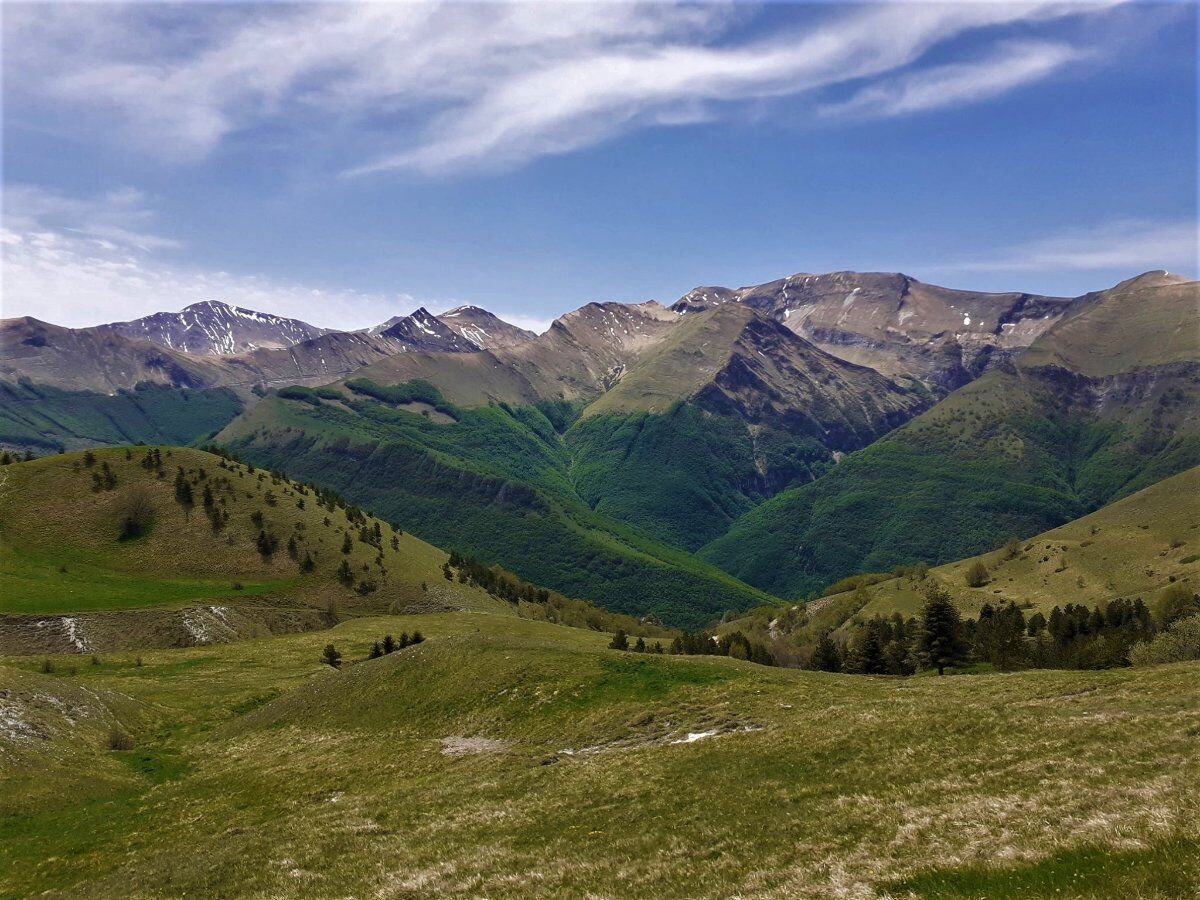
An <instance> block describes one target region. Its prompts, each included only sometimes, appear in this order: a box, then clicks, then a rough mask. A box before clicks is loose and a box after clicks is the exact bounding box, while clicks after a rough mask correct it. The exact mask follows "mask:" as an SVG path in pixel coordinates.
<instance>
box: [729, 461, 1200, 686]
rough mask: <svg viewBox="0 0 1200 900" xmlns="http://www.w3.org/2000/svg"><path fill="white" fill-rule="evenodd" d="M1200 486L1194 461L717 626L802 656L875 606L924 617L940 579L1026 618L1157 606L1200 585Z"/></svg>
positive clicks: (962, 600) (979, 602)
mask: <svg viewBox="0 0 1200 900" xmlns="http://www.w3.org/2000/svg"><path fill="white" fill-rule="evenodd" d="M1198 496H1200V468H1193V469H1189V470H1188V471H1186V472H1182V473H1180V474H1179V475H1175V476H1173V477H1171V478H1167V479H1165V480H1163V481H1161V482H1158V483H1157V484H1154V485H1152V486H1151V487H1149V488H1145V489H1143V490H1141V491H1138V492H1137V493H1135V494H1132V495H1131V496H1129V497H1126V498H1124V499H1122V500H1118V501H1117V502H1115V503H1112V504H1110V505H1108V506H1105V507H1103V508H1102V509H1099V510H1097V511H1096V512H1094V513H1091V514H1090V515H1087V516H1084V517H1082V518H1080V519H1076V520H1075V521H1073V522H1069V523H1067V524H1066V525H1063V526H1060V527H1059V528H1055V529H1052V530H1050V531H1047V532H1044V533H1042V534H1039V535H1036V536H1034V537H1032V538H1029V539H1027V540H1015V539H1014V540H1009V541H1006V542H1005V545H1004V546H1001V547H997V548H995V549H994V550H992V551H990V552H988V553H983V554H980V555H977V556H974V557H971V558H968V559H961V560H957V561H955V562H952V563H947V564H945V565H941V566H937V567H935V568H932V569H928V570H922V569H919V568H914V569H910V568H907V567H906V568H904V569H902V570H900V571H897V572H895V573H873V574H871V573H868V574H864V575H860V576H853V577H851V578H849V579H846V581H845V583H844V584H839V585H833V586H831V589H830V590H829V591H828V592H827V594H826V596H823V597H820V598H819V599H816V600H813V601H810V602H809V603H806V604H803V605H801V604H787V605H784V606H774V607H763V608H761V609H756V610H752V611H751V612H749V613H747V614H745V615H743V616H739V617H736V618H732V619H730V620H729V621H727V622H725V623H724V624H722V625H721V626H720V628H719V631H720V632H721V633H727V632H733V631H741V632H742V633H743V634H745V635H746V636H747V637H749V638H751V639H752V640H756V641H760V642H762V643H763V644H765V645H766V646H768V647H769V648H770V650H771V651H772V652H773V653H774V654H775V656H776V658H777V659H778V660H780V661H781V662H782V663H783V664H786V665H806V664H807V663H808V659H809V657H810V656H811V653H812V650H813V648H814V646H815V644H816V642H817V641H818V640H819V639H820V637H821V636H822V635H823V634H825V633H827V632H830V631H836V632H837V633H838V637H839V639H840V638H842V637H846V636H848V635H850V634H852V633H853V628H852V627H850V626H853V625H855V624H860V623H866V622H869V621H870V620H872V619H873V618H875V617H877V616H882V617H885V618H889V617H892V616H893V615H894V614H896V613H899V614H900V616H901V617H902V618H903V619H906V620H907V619H910V618H920V616H921V611H922V608H923V607H924V605H925V603H926V601H927V599H928V594H929V592H930V590H931V589H932V588H933V587H934V586H935V585H936V586H937V587H938V588H940V589H941V590H942V591H944V592H945V593H946V594H948V595H949V597H950V598H951V599H952V600H953V601H954V603H955V605H956V606H957V607H958V609H959V612H960V613H961V615H962V616H963V618H964V619H978V618H979V614H980V610H981V609H982V608H983V606H984V604H991V605H992V606H993V607H994V608H999V607H1002V606H1004V605H1006V604H1009V603H1012V604H1015V605H1016V606H1017V607H1018V608H1019V609H1021V610H1022V612H1023V615H1024V616H1025V618H1026V619H1029V618H1031V617H1033V616H1034V615H1035V614H1036V613H1041V614H1042V616H1043V617H1046V618H1049V617H1050V614H1051V611H1052V610H1053V609H1054V608H1055V607H1060V608H1063V607H1066V606H1068V605H1076V606H1082V607H1084V608H1085V609H1087V610H1094V609H1096V608H1097V607H1099V608H1101V609H1108V608H1109V606H1110V604H1112V603H1113V602H1114V601H1125V602H1127V603H1135V602H1136V601H1139V600H1140V601H1142V603H1143V604H1145V606H1146V607H1147V608H1148V609H1149V610H1150V611H1151V612H1153V613H1155V614H1156V615H1157V614H1158V613H1159V612H1160V611H1161V608H1160V603H1161V601H1162V600H1163V598H1164V596H1165V595H1166V593H1167V592H1168V591H1178V590H1179V589H1180V588H1186V589H1188V590H1189V591H1190V592H1191V593H1193V594H1194V593H1198V592H1200V591H1198V589H1200V507H1198V506H1197V503H1196V498H1197V497H1198ZM977 565H982V566H983V567H984V576H983V578H982V579H980V580H981V581H982V583H976V584H971V583H969V582H968V573H971V572H972V570H973V569H976V567H977Z"/></svg>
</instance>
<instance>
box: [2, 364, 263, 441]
mask: <svg viewBox="0 0 1200 900" xmlns="http://www.w3.org/2000/svg"><path fill="white" fill-rule="evenodd" d="M243 407H244V404H243V403H242V401H241V400H240V399H239V398H238V397H237V395H235V394H234V393H233V392H232V391H230V390H228V389H226V388H215V389H208V390H189V389H186V388H177V387H168V386H165V385H155V384H149V383H147V384H143V385H139V386H138V387H137V388H136V389H134V390H120V391H116V392H115V393H112V394H100V393H96V392H93V391H70V390H62V389H60V388H55V387H50V386H48V385H37V384H34V383H32V382H30V381H27V380H22V381H20V382H10V381H2V380H0V446H2V447H13V448H20V449H34V450H36V451H39V452H45V451H46V450H76V449H83V448H85V447H97V446H105V445H113V444H133V443H137V442H139V441H140V442H145V443H163V444H190V443H192V442H193V441H196V440H199V439H204V438H206V437H208V436H210V435H211V434H213V432H215V431H217V430H218V429H220V428H222V427H224V426H225V424H226V423H228V422H229V421H230V420H231V419H233V417H234V416H236V415H237V414H238V413H240V412H241V411H242V409H243Z"/></svg>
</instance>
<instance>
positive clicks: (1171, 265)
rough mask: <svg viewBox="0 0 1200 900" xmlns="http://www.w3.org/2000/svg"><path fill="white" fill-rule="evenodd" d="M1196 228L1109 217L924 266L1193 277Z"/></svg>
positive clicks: (1199, 239) (1199, 241) (1182, 222)
mask: <svg viewBox="0 0 1200 900" xmlns="http://www.w3.org/2000/svg"><path fill="white" fill-rule="evenodd" d="M1198 248H1200V230H1198V227H1197V224H1196V222H1195V221H1194V220H1186V219H1179V220H1172V221H1149V220H1146V219H1113V220H1111V221H1108V222H1104V223H1102V224H1099V225H1096V226H1093V227H1089V228H1077V229H1072V230H1070V231H1062V232H1058V233H1055V234H1050V235H1046V236H1043V237H1041V238H1038V239H1037V240H1034V241H1029V242H1027V243H1022V244H1017V245H1014V246H1012V247H1008V248H1005V249H1003V250H1001V251H999V252H998V253H996V254H995V255H993V256H987V257H981V258H978V259H973V260H964V261H961V262H954V263H948V264H943V265H937V266H927V267H925V268H926V269H927V270H930V271H945V272H1053V271H1062V270H1071V271H1100V270H1118V271H1124V272H1127V273H1132V272H1135V271H1147V270H1150V269H1169V270H1171V271H1174V272H1177V273H1179V274H1182V275H1186V276H1190V277H1196V276H1197V275H1198V274H1200V273H1198V271H1197V269H1198V268H1200V261H1198V259H1197V256H1198V254H1200V249H1198Z"/></svg>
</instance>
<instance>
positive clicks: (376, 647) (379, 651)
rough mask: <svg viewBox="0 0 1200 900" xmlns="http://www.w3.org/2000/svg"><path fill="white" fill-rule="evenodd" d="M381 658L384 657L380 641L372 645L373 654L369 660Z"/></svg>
mask: <svg viewBox="0 0 1200 900" xmlns="http://www.w3.org/2000/svg"><path fill="white" fill-rule="evenodd" d="M381 656H383V648H382V647H380V646H379V641H376V642H375V643H374V644H372V645H371V653H370V655H369V656H368V657H367V658H368V659H379V657H381Z"/></svg>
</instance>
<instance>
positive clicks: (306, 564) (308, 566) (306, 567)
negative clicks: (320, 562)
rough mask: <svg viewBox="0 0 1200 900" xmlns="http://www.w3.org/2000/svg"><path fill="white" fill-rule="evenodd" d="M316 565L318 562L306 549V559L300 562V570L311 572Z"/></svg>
mask: <svg viewBox="0 0 1200 900" xmlns="http://www.w3.org/2000/svg"><path fill="white" fill-rule="evenodd" d="M315 567H316V564H315V563H314V562H313V558H312V554H311V553H309V552H307V551H305V554H304V561H303V562H302V563H300V571H301V572H304V573H306V574H307V573H308V572H311V571H312V570H313V569H314V568H315Z"/></svg>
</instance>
